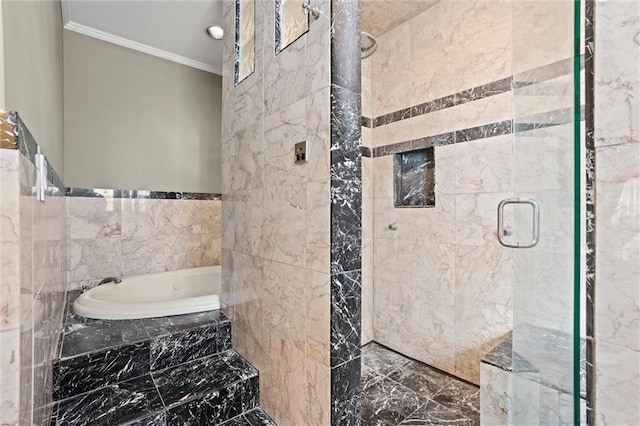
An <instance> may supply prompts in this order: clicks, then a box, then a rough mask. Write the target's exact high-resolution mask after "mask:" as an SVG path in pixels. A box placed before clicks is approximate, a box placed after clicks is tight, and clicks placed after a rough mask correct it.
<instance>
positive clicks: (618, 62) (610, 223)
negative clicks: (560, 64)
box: [594, 0, 640, 425]
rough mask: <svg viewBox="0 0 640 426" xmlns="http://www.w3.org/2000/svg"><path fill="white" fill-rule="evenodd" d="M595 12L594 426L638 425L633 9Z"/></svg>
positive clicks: (638, 134)
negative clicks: (595, 425)
mask: <svg viewBox="0 0 640 426" xmlns="http://www.w3.org/2000/svg"><path fill="white" fill-rule="evenodd" d="M594 7H595V46H596V51H595V55H594V56H595V58H594V61H595V69H594V80H595V81H594V83H595V93H594V99H595V113H594V114H595V116H594V119H595V129H594V130H595V132H594V137H595V159H596V174H595V190H596V193H595V205H596V256H595V257H596V265H595V266H596V276H595V288H596V290H595V311H594V316H595V340H596V343H595V347H596V350H595V361H596V372H595V374H596V377H595V381H596V389H595V398H596V404H595V424H598V425H621V424H640V403H639V399H638V389H640V287H639V283H638V277H639V276H640V97H639V96H638V92H639V91H640V68H639V65H638V64H640V4H639V3H638V2H635V1H632V0H628V1H626V0H614V1H606V2H605V1H598V2H595V5H594Z"/></svg>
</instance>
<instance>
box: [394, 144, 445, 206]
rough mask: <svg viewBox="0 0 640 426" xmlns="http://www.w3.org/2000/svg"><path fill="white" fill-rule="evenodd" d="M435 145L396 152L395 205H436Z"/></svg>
mask: <svg viewBox="0 0 640 426" xmlns="http://www.w3.org/2000/svg"><path fill="white" fill-rule="evenodd" d="M434 170H435V159H434V155H433V147H429V148H425V149H418V150H414V151H407V152H400V153H397V154H394V164H393V172H394V206H395V207H398V208H420V207H422V208H425V207H435V205H436V194H435V174H434Z"/></svg>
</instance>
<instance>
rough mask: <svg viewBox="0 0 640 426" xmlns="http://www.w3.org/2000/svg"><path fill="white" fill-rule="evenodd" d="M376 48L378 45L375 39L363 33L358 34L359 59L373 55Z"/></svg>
mask: <svg viewBox="0 0 640 426" xmlns="http://www.w3.org/2000/svg"><path fill="white" fill-rule="evenodd" d="M377 48H378V43H376V39H375V38H373V36H372V35H371V34H368V33H365V32H363V33H361V34H360V57H361V58H362V59H365V58H368V57H369V56H371V55H373V53H374V52H375V51H376V49H377Z"/></svg>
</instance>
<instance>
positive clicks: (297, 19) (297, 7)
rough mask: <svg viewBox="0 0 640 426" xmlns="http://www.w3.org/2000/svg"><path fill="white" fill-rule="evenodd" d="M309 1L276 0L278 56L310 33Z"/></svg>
mask: <svg viewBox="0 0 640 426" xmlns="http://www.w3.org/2000/svg"><path fill="white" fill-rule="evenodd" d="M307 1H308V0H275V4H276V54H278V53H280V52H282V51H283V50H284V49H286V48H287V46H289V45H290V44H291V43H293V42H294V41H296V40H297V39H299V38H300V37H302V36H303V35H304V34H305V33H307V32H308V31H309V12H308V10H307V8H306V7H305V5H306V4H307Z"/></svg>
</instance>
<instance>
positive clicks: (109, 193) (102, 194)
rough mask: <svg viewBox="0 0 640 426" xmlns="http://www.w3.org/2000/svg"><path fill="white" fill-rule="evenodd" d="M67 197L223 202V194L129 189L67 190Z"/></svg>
mask: <svg viewBox="0 0 640 426" xmlns="http://www.w3.org/2000/svg"><path fill="white" fill-rule="evenodd" d="M65 193H66V196H67V197H90V198H135V199H152V200H221V199H222V195H221V194H208V193H200V192H164V191H143V190H129V189H98V188H66V190H65Z"/></svg>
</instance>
